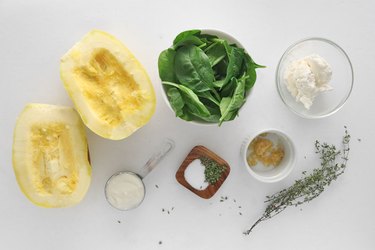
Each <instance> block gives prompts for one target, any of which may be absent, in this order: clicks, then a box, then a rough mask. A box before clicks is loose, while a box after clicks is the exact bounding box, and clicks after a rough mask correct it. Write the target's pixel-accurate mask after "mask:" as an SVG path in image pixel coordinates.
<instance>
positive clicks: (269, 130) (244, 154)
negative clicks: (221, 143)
mask: <svg viewBox="0 0 375 250" xmlns="http://www.w3.org/2000/svg"><path fill="white" fill-rule="evenodd" d="M263 133H274V134H277V135H278V136H282V137H284V138H285V139H286V140H287V141H288V145H284V146H285V147H289V150H290V152H291V159H290V160H289V163H288V164H287V166H286V167H285V169H284V170H283V171H282V172H280V173H279V174H277V175H275V176H269V177H265V176H262V175H260V174H258V173H256V172H255V171H254V170H252V168H251V167H250V166H249V164H248V163H247V150H248V148H249V145H250V143H251V142H252V141H253V140H254V139H255V138H256V137H257V136H258V135H260V134H263ZM242 151H243V152H242V157H241V158H242V161H243V163H244V166H245V168H246V169H247V172H248V173H249V174H250V175H251V176H253V177H254V178H255V179H257V180H258V181H261V182H265V183H275V182H279V181H281V180H283V179H285V178H286V177H288V176H289V174H290V173H291V172H292V171H293V169H294V167H295V163H296V158H297V157H296V155H297V152H296V147H295V145H294V143H293V141H292V140H291V138H290V137H289V136H288V135H287V134H286V133H285V132H283V131H282V130H280V129H276V128H267V129H262V130H259V131H257V132H256V133H253V134H252V135H251V136H249V137H248V138H247V139H246V142H245V143H244V147H243V149H242Z"/></svg>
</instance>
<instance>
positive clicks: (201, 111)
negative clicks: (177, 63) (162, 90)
mask: <svg viewBox="0 0 375 250" xmlns="http://www.w3.org/2000/svg"><path fill="white" fill-rule="evenodd" d="M163 84H165V85H169V86H173V87H176V88H178V89H179V90H180V91H181V93H182V95H183V99H184V101H185V104H186V106H187V107H188V109H189V110H190V111H191V113H193V114H194V115H196V116H198V117H209V116H210V112H209V111H208V109H207V108H206V107H205V106H204V104H203V103H202V102H201V101H200V100H199V98H198V96H197V95H196V94H195V93H194V92H193V91H192V90H191V89H189V88H187V87H185V86H184V85H180V84H176V83H172V82H163Z"/></svg>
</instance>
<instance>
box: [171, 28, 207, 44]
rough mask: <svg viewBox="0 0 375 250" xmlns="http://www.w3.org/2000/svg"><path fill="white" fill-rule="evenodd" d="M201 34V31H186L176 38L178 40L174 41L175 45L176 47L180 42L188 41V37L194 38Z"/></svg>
mask: <svg viewBox="0 0 375 250" xmlns="http://www.w3.org/2000/svg"><path fill="white" fill-rule="evenodd" d="M200 33H201V31H200V30H186V31H183V32H181V33H180V34H178V35H177V36H176V38H175V39H174V40H173V45H176V44H177V43H179V42H180V41H182V40H184V39H186V38H187V37H190V36H194V35H199V34H200Z"/></svg>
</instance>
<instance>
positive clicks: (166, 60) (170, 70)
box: [158, 49, 176, 82]
mask: <svg viewBox="0 0 375 250" xmlns="http://www.w3.org/2000/svg"><path fill="white" fill-rule="evenodd" d="M175 56H176V51H175V50H173V49H166V50H164V51H163V52H161V53H160V55H159V60H158V68H159V76H160V79H161V80H162V81H168V82H176V75H175V69H174V59H175Z"/></svg>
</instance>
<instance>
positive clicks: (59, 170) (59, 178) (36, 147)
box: [30, 123, 78, 195]
mask: <svg viewBox="0 0 375 250" xmlns="http://www.w3.org/2000/svg"><path fill="white" fill-rule="evenodd" d="M31 144H32V147H31V148H32V149H33V152H32V166H31V171H30V172H31V173H32V174H31V176H32V183H33V185H34V187H35V189H36V191H37V192H38V193H39V194H43V195H53V194H59V195H69V194H71V193H72V192H73V191H74V190H75V188H76V186H77V182H78V177H77V166H76V165H75V164H74V153H73V151H72V149H73V145H72V143H71V138H70V137H69V126H66V125H65V124H62V123H48V124H36V125H34V126H32V128H31Z"/></svg>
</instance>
